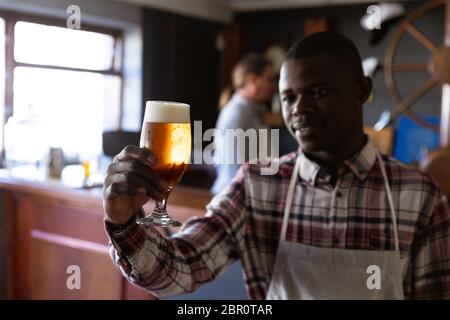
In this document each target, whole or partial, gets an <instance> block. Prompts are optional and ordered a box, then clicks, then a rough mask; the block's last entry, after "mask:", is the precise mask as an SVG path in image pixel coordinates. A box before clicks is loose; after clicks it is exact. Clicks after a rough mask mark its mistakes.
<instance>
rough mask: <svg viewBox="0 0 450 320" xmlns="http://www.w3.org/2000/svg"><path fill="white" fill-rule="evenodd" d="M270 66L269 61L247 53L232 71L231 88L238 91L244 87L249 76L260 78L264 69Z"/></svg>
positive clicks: (255, 54)
mask: <svg viewBox="0 0 450 320" xmlns="http://www.w3.org/2000/svg"><path fill="white" fill-rule="evenodd" d="M270 64H272V62H271V61H270V60H269V59H266V58H265V57H264V56H263V55H261V54H258V53H249V54H247V55H246V56H244V58H242V59H241V60H240V61H239V62H238V63H237V64H236V66H235V67H234V69H233V75H232V77H233V87H234V89H236V90H237V89H240V88H242V87H244V85H245V79H246V78H247V76H248V75H249V74H255V75H257V76H260V75H261V74H262V73H263V72H264V69H265V68H266V67H267V66H268V65H270Z"/></svg>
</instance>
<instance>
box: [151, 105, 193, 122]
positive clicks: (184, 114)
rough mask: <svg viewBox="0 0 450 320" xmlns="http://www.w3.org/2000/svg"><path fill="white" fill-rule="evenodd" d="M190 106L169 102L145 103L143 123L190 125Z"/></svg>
mask: <svg viewBox="0 0 450 320" xmlns="http://www.w3.org/2000/svg"><path fill="white" fill-rule="evenodd" d="M189 109H190V106H189V105H188V104H186V103H179V102H171V101H147V103H146V104H145V115H144V123H146V122H153V123H155V122H157V123H158V122H159V123H190V122H191V119H190V115H189Z"/></svg>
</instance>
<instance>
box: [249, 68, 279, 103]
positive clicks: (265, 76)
mask: <svg viewBox="0 0 450 320" xmlns="http://www.w3.org/2000/svg"><path fill="white" fill-rule="evenodd" d="M254 86H255V97H256V99H257V100H258V101H260V102H267V101H270V99H271V98H272V96H273V94H274V93H275V92H276V90H277V84H276V73H275V68H274V67H273V65H271V64H269V65H267V66H266V67H265V68H264V71H263V72H262V73H261V74H260V75H259V76H256V77H255V79H254Z"/></svg>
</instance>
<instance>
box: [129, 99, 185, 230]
mask: <svg viewBox="0 0 450 320" xmlns="http://www.w3.org/2000/svg"><path fill="white" fill-rule="evenodd" d="M189 109H190V107H189V105H188V104H185V103H178V102H170V101H147V103H146V105H145V115H144V123H143V125H142V131H141V141H140V147H141V148H147V149H149V150H151V151H152V152H153V153H154V154H156V155H157V157H158V163H157V164H156V165H155V166H154V167H153V170H155V172H156V173H158V174H159V176H160V177H161V178H162V179H163V180H165V181H166V182H167V183H168V185H169V187H168V190H167V191H166V192H165V195H166V196H165V198H164V199H163V200H162V201H159V202H157V203H156V205H155V209H154V211H153V213H152V214H151V215H148V216H146V217H144V218H141V219H138V220H137V223H139V224H149V225H154V226H160V227H178V226H181V223H180V222H178V221H176V220H174V219H172V218H171V217H170V216H169V215H168V214H167V211H166V204H167V198H168V197H169V194H170V193H171V192H172V190H173V188H175V186H176V185H177V183H178V182H179V181H180V180H181V178H182V177H183V174H184V172H185V170H186V168H187V165H188V162H189V158H190V155H191V122H190V116H189Z"/></svg>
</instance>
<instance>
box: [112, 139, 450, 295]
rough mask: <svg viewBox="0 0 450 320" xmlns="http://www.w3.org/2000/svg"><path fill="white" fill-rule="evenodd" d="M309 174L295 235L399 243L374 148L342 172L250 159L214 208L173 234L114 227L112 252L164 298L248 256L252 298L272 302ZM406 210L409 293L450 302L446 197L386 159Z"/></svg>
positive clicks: (403, 239) (312, 240) (313, 240)
mask: <svg viewBox="0 0 450 320" xmlns="http://www.w3.org/2000/svg"><path fill="white" fill-rule="evenodd" d="M297 156H299V157H300V159H301V162H300V173H299V179H298V181H297V185H296V191H295V196H294V199H293V204H292V209H291V214H290V216H289V222H288V228H287V235H286V240H287V241H293V242H298V243H302V244H306V245H311V246H319V247H328V248H342V249H360V250H394V238H393V224H392V222H391V218H390V217H391V215H390V211H389V204H388V200H387V196H386V191H385V186H384V180H383V177H382V174H381V171H380V168H379V165H378V161H377V159H376V153H375V148H374V147H373V145H372V144H371V143H370V142H368V143H367V144H366V145H365V147H364V148H363V149H362V150H361V151H360V152H359V153H357V154H355V155H354V156H353V157H351V158H350V159H348V160H346V161H345V162H344V163H343V164H342V166H341V167H340V168H338V170H337V173H336V175H335V178H333V177H331V176H330V173H329V172H327V170H326V169H325V168H321V167H320V166H319V165H317V164H316V163H314V162H312V161H310V160H309V159H308V158H307V157H306V156H305V155H304V154H303V153H302V152H301V151H298V152H294V153H290V154H288V155H286V156H283V157H282V158H280V159H279V160H277V161H279V171H278V173H277V174H275V175H272V176H267V175H261V174H260V167H259V166H258V165H244V166H242V167H241V169H240V170H239V172H238V174H237V176H236V177H235V179H234V180H233V182H232V183H231V184H230V185H229V186H228V187H227V188H226V189H225V190H223V192H221V193H220V194H218V195H217V196H215V197H214V198H213V199H212V200H211V202H210V203H209V204H208V205H207V207H206V214H205V215H204V216H202V217H195V218H192V219H190V220H189V221H188V222H186V223H185V225H184V226H183V228H182V230H181V231H180V232H179V233H177V234H175V235H173V236H172V237H170V238H166V237H164V236H162V235H161V234H160V233H159V232H158V231H156V230H155V229H154V228H152V227H142V226H140V225H137V224H135V223H131V224H129V225H128V226H127V227H123V228H119V229H116V228H112V226H111V225H109V224H108V223H106V230H107V232H108V234H109V236H110V239H111V243H112V245H111V255H112V257H113V260H114V262H115V263H116V264H117V265H118V266H119V267H120V269H121V271H122V272H123V274H124V275H125V276H126V277H127V278H128V279H129V281H131V282H132V283H134V284H136V285H139V286H141V287H143V288H145V289H147V290H149V291H150V292H151V293H152V294H154V295H156V296H158V297H165V296H171V295H175V294H179V293H184V292H190V291H193V290H195V289H196V288H197V287H198V286H200V285H201V284H203V283H205V282H208V281H211V280H213V279H214V278H216V277H217V276H218V275H220V274H221V273H222V272H223V271H224V270H225V268H226V267H227V266H229V265H230V264H231V263H232V262H234V261H235V260H236V259H241V263H242V266H243V269H244V277H245V282H246V289H247V292H248V295H249V297H250V298H252V299H264V298H265V295H266V292H267V290H268V287H269V283H270V279H271V274H272V270H273V267H274V263H275V254H276V249H277V244H278V239H279V234H280V228H281V222H282V218H283V209H284V206H285V201H286V193H287V189H288V184H289V180H290V178H291V173H292V170H293V166H294V163H295V159H296V157H297ZM384 162H385V166H386V172H387V175H388V179H389V184H390V186H391V189H392V194H393V199H394V204H395V208H396V213H397V223H398V231H399V241H400V253H401V256H402V258H408V259H410V260H409V264H408V265H407V269H406V270H405V272H404V279H403V283H404V290H405V296H406V297H407V298H414V299H450V212H449V208H448V203H447V199H446V197H445V196H444V195H443V193H442V191H441V189H440V188H439V187H438V186H437V184H436V183H435V182H434V181H433V180H432V179H431V178H430V177H429V176H428V175H426V174H424V173H421V172H419V171H418V170H416V169H415V168H413V167H410V166H406V165H403V164H401V163H399V162H398V161H396V160H394V159H392V158H388V157H384Z"/></svg>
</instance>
